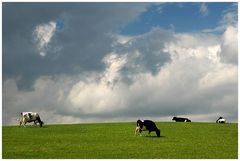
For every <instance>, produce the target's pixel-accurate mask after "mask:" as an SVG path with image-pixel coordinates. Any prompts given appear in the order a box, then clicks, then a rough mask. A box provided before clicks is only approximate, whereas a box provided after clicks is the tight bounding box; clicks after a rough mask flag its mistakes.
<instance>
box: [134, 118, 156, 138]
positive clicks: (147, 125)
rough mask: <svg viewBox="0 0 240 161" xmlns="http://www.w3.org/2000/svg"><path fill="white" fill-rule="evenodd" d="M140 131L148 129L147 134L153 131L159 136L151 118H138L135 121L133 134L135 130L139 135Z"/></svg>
mask: <svg viewBox="0 0 240 161" xmlns="http://www.w3.org/2000/svg"><path fill="white" fill-rule="evenodd" d="M142 131H148V135H150V133H151V132H152V131H155V132H156V134H157V136H158V137H160V130H159V129H158V128H157V126H156V124H155V123H154V122H153V121H151V120H138V121H137V127H136V129H135V135H136V134H137V132H139V133H140V135H141V133H142Z"/></svg>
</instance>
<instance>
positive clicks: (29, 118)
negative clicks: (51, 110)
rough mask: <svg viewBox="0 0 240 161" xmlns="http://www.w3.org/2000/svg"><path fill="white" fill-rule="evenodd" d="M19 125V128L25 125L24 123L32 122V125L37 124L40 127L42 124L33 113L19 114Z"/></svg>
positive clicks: (38, 117) (36, 114)
mask: <svg viewBox="0 0 240 161" xmlns="http://www.w3.org/2000/svg"><path fill="white" fill-rule="evenodd" d="M18 121H19V123H20V125H19V126H21V125H22V124H23V126H25V125H26V123H28V122H34V124H35V125H36V124H37V123H39V124H40V127H42V125H43V122H42V120H41V119H40V116H39V114H38V113H35V112H21V117H20V118H19V119H18Z"/></svg>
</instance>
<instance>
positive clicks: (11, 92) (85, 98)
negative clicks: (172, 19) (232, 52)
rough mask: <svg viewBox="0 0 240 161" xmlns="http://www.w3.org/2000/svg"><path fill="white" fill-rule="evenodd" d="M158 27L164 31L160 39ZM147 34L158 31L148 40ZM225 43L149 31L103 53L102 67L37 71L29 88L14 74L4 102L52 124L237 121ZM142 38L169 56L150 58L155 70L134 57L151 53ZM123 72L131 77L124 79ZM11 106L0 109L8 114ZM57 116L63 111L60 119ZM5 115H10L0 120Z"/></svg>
mask: <svg viewBox="0 0 240 161" xmlns="http://www.w3.org/2000/svg"><path fill="white" fill-rule="evenodd" d="M164 33H169V36H167V37H165V39H164V40H165V41H164V40H163V39H162V38H163V35H164ZM229 34H230V35H231V32H225V33H224V34H223V37H226V36H227V37H228V36H230V35H229ZM149 35H161V36H156V37H155V38H154V40H155V41H150V42H149V38H150V37H149ZM224 41H225V39H219V36H216V35H211V34H186V33H185V34H184V33H173V32H168V31H166V30H163V29H153V30H152V31H151V32H150V33H148V34H145V35H142V36H141V37H138V38H136V37H135V38H132V39H131V40H129V41H128V43H129V45H130V46H131V44H135V45H134V50H132V48H133V46H131V47H129V48H127V49H126V48H125V46H126V44H121V43H120V44H118V45H122V47H120V46H117V47H116V48H115V49H114V50H115V51H113V52H110V53H108V54H107V55H106V56H105V57H104V58H103V59H102V63H103V64H104V66H105V68H104V70H103V71H102V72H93V73H87V75H85V76H82V77H77V76H76V77H73V76H72V77H68V76H57V77H55V78H52V77H41V78H39V79H38V80H37V81H35V83H34V90H33V91H19V90H18V88H17V86H16V82H15V81H14V80H8V81H5V82H4V83H3V100H4V104H3V105H4V107H12V108H15V109H17V111H18V112H21V111H25V110H26V109H27V110H32V111H36V110H37V111H40V113H43V114H44V116H43V118H44V119H45V120H46V122H50V123H51V122H59V123H63V122H78V121H79V122H85V121H86V120H87V121H90V122H91V121H97V120H101V121H106V120H111V119H114V120H121V119H123V118H124V119H128V120H129V119H130V120H131V119H132V120H135V119H137V118H139V117H141V118H155V119H157V120H162V119H163V118H165V119H170V117H171V116H174V115H178V116H181V115H183V116H189V117H191V118H195V119H196V120H199V121H213V120H215V119H216V118H217V117H218V116H220V115H221V116H225V117H227V118H228V120H231V121H236V120H237V89H236V87H237V65H236V64H229V63H226V62H223V61H221V59H222V54H221V53H222V52H223V50H222V46H221V44H222V43H223V42H224ZM144 42H145V43H146V44H148V43H149V44H148V45H147V46H148V47H150V46H151V47H152V48H153V50H152V51H154V49H156V50H158V51H159V53H160V55H161V54H166V55H168V56H169V57H170V59H166V60H165V61H164V63H163V62H161V61H162V60H161V59H158V60H157V61H156V62H158V63H160V64H162V65H161V67H160V68H157V67H155V68H156V71H155V73H152V71H151V68H147V67H146V62H145V61H143V60H142V59H139V58H141V57H144V56H145V54H146V53H147V56H148V57H154V56H155V52H146V51H147V50H143V49H142V48H139V47H138V45H140V44H144ZM155 42H157V43H155ZM113 43H114V42H113ZM159 46H160V47H159ZM116 51H117V52H116ZM126 51H128V52H126ZM225 52H227V50H225ZM169 60H171V61H169ZM136 65H137V67H136ZM134 67H136V68H137V69H136V70H134V69H133V68H134ZM133 70H134V72H133ZM126 77H127V78H128V79H129V80H130V81H125V78H126ZM10 100H15V101H10ZM23 100H24V101H23ZM10 111H12V110H8V109H7V108H4V109H3V112H4V113H8V114H9V115H10V113H11V112H10ZM48 112H49V113H50V114H49V115H48ZM15 113H16V111H15ZM11 115H13V113H11ZM15 115H16V114H15ZM49 116H51V117H49ZM60 116H64V117H63V118H62V119H59V117H60ZM203 116H204V117H203ZM5 117H8V115H6V116H4V120H5V119H6V118H5ZM203 118H205V119H207V120H204V119H203Z"/></svg>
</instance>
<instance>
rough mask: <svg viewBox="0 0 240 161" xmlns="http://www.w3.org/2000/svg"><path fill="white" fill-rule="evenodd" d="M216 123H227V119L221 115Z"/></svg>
mask: <svg viewBox="0 0 240 161" xmlns="http://www.w3.org/2000/svg"><path fill="white" fill-rule="evenodd" d="M216 123H226V120H225V119H224V118H223V117H219V118H218V119H217V121H216Z"/></svg>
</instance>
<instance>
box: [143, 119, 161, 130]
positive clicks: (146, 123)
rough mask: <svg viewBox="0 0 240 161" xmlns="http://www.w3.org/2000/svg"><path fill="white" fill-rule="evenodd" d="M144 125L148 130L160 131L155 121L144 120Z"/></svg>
mask: <svg viewBox="0 0 240 161" xmlns="http://www.w3.org/2000/svg"><path fill="white" fill-rule="evenodd" d="M143 124H144V126H145V127H146V128H147V129H148V130H156V129H158V128H157V126H156V124H155V123H154V122H153V121H151V120H144V122H143Z"/></svg>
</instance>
